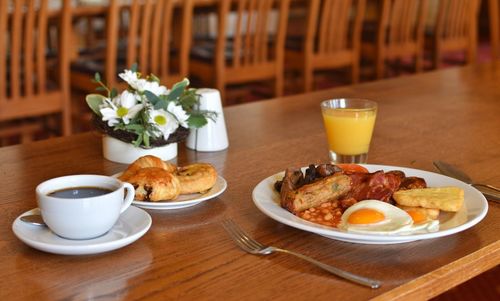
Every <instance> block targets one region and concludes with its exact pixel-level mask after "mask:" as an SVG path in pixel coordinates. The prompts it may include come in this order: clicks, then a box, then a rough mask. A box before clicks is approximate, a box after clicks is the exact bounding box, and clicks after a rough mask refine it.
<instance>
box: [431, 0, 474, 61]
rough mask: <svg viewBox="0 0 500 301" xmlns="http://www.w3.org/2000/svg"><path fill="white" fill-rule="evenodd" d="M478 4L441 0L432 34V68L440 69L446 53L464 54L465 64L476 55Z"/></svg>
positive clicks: (472, 0) (467, 0)
mask: <svg viewBox="0 0 500 301" xmlns="http://www.w3.org/2000/svg"><path fill="white" fill-rule="evenodd" d="M478 10H479V3H478V2H477V1H476V0H441V1H440V2H439V9H438V15H437V19H436V26H435V28H434V32H433V33H432V50H431V51H432V55H433V66H434V67H435V68H439V67H441V65H442V63H443V56H444V55H445V54H446V53H450V52H457V51H463V52H465V63H474V62H475V61H476V53H477V26H478V25H477V22H478Z"/></svg>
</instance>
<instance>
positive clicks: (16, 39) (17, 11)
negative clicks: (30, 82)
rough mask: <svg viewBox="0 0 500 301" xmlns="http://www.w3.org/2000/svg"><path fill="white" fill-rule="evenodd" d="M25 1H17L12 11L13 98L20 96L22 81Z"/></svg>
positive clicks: (11, 93) (11, 62)
mask: <svg viewBox="0 0 500 301" xmlns="http://www.w3.org/2000/svg"><path fill="white" fill-rule="evenodd" d="M22 18H23V3H22V2H21V1H16V3H15V4H14V11H13V12H12V13H11V23H12V28H11V31H10V37H11V39H10V41H9V44H10V45H11V47H10V53H9V54H10V78H9V80H10V95H11V98H14V99H16V98H19V96H20V94H21V92H20V90H21V82H20V79H19V74H20V70H19V69H20V68H19V66H20V64H21V34H22V21H23V20H22Z"/></svg>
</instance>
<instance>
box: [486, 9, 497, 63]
mask: <svg viewBox="0 0 500 301" xmlns="http://www.w3.org/2000/svg"><path fill="white" fill-rule="evenodd" d="M499 6H500V4H499V0H488V13H489V18H490V41H491V57H492V58H493V59H500V7H499Z"/></svg>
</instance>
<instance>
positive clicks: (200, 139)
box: [186, 88, 229, 152]
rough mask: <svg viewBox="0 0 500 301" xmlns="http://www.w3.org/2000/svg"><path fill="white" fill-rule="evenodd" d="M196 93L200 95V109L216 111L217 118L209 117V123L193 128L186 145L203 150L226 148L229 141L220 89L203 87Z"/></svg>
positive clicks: (210, 150)
mask: <svg viewBox="0 0 500 301" xmlns="http://www.w3.org/2000/svg"><path fill="white" fill-rule="evenodd" d="M196 93H197V94H199V95H200V106H199V108H200V110H207V111H213V112H216V113H217V118H216V119H215V121H214V120H211V119H208V123H207V124H206V125H205V126H203V127H201V128H199V129H191V132H190V133H189V136H188V137H187V139H186V146H187V147H188V148H190V149H194V150H197V151H202V152H213V151H220V150H224V149H226V148H227V147H228V146H229V142H228V139H227V131H226V123H225V121H224V112H223V111H222V102H221V99H220V92H219V90H216V89H209V88H202V89H198V90H196Z"/></svg>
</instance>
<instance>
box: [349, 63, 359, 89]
mask: <svg viewBox="0 0 500 301" xmlns="http://www.w3.org/2000/svg"><path fill="white" fill-rule="evenodd" d="M351 81H352V83H353V84H357V83H358V82H359V60H358V62H356V63H354V64H353V65H352V70H351Z"/></svg>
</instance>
